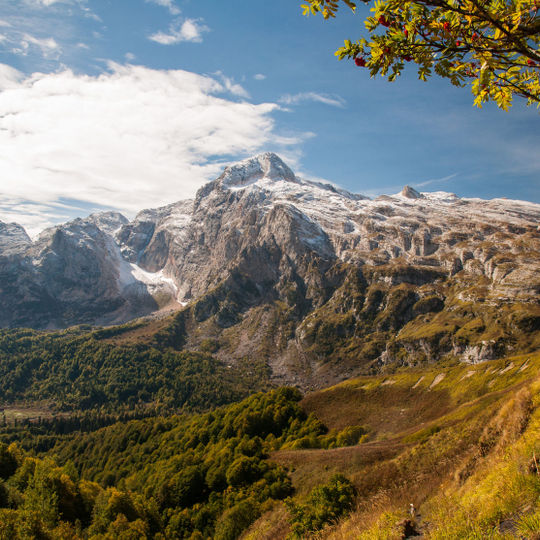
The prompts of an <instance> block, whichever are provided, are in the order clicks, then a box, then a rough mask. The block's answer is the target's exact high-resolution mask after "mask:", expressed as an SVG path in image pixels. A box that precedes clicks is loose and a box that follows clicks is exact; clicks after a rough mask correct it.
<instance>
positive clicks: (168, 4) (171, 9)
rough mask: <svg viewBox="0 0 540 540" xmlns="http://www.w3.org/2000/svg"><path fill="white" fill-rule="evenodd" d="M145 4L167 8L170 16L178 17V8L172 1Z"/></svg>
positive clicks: (161, 0) (160, 0)
mask: <svg viewBox="0 0 540 540" xmlns="http://www.w3.org/2000/svg"><path fill="white" fill-rule="evenodd" d="M146 2H147V3H149V4H157V5H158V6H163V7H165V8H167V9H168V10H169V13H170V14H171V15H180V8H178V7H177V6H176V5H175V4H174V1H173V0H146Z"/></svg>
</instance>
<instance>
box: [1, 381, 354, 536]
mask: <svg viewBox="0 0 540 540" xmlns="http://www.w3.org/2000/svg"><path fill="white" fill-rule="evenodd" d="M300 399H301V394H300V393H299V392H298V391H297V390H295V389H292V388H282V389H278V390H273V391H271V392H269V393H259V394H255V395H253V396H252V397H250V398H247V399H245V400H244V401H242V402H240V403H236V404H233V405H229V406H226V407H222V408H218V409H215V410H213V411H211V412H208V413H206V414H199V415H183V416H171V417H168V418H163V417H160V418H157V417H156V418H145V419H141V420H132V421H129V422H124V423H117V424H114V425H112V426H110V427H106V428H103V429H101V430H98V431H95V432H91V433H87V434H86V435H84V434H81V433H76V434H68V435H63V436H61V435H58V436H57V437H56V439H57V442H56V446H55V447H54V449H53V451H52V452H50V453H49V456H53V455H54V459H52V458H51V457H49V456H48V457H46V458H44V459H37V458H35V457H31V456H30V455H27V454H25V453H24V452H23V451H22V450H21V448H20V447H19V446H18V445H17V444H16V443H12V444H11V445H9V446H8V445H6V444H4V443H0V478H1V480H0V507H1V508H2V509H1V510H0V538H1V539H7V538H10V539H11V538H32V537H33V538H44V539H48V538H51V539H56V538H163V537H165V538H192V539H194V538H208V537H211V538H216V539H234V538H237V537H238V535H239V534H240V533H241V532H242V531H243V530H244V529H245V528H246V527H248V526H249V525H250V524H251V523H252V522H253V521H254V520H255V519H257V518H258V517H259V516H260V515H261V513H262V512H263V511H265V510H268V509H269V508H271V507H272V505H273V504H275V501H278V500H282V499H286V498H287V497H289V496H290V495H292V494H293V487H292V484H291V481H290V479H289V477H288V476H287V472H286V471H285V470H284V469H283V468H282V467H280V466H279V465H277V464H275V463H273V462H272V461H271V460H269V459H268V457H269V455H270V453H271V452H273V451H276V450H279V449H286V448H294V447H298V445H300V446H302V444H303V443H302V442H301V441H305V440H306V439H309V440H310V441H311V444H316V445H318V446H319V447H329V446H335V445H336V444H338V443H342V442H349V443H351V444H355V443H357V442H358V435H359V434H361V433H362V430H361V429H358V430H351V429H350V428H348V429H345V430H343V431H342V432H337V431H332V432H330V433H328V432H327V429H326V428H325V426H324V425H323V424H322V423H321V422H320V421H319V420H317V419H316V418H315V416H313V415H307V414H306V413H305V412H304V410H303V409H302V408H301V407H300V405H299V401H300ZM6 429H7V428H5V430H6ZM5 430H4V431H5ZM13 430H18V432H19V435H20V436H21V437H24V436H25V429H24V428H23V427H19V428H11V431H13ZM4 434H5V432H4ZM26 436H28V434H26ZM321 489H322V488H321ZM313 499H314V501H319V503H318V504H319V505H322V507H325V508H326V507H328V508H327V510H325V512H326V513H325V514H324V513H323V515H320V514H317V517H316V519H315V520H314V519H313V518H312V513H313V506H312V505H308V506H305V507H303V506H294V504H293V503H289V504H291V505H292V506H291V508H294V509H295V513H294V515H295V520H296V521H295V522H296V528H295V529H293V532H292V533H291V534H293V537H298V538H300V537H301V535H302V534H303V533H302V531H307V530H316V529H318V528H321V527H322V526H324V524H325V523H326V522H328V521H331V520H332V519H334V518H335V517H336V516H338V515H340V514H342V513H344V512H346V511H348V510H350V509H351V508H352V504H353V500H354V488H353V487H352V485H351V484H350V482H349V481H348V480H347V479H346V478H343V477H339V478H333V479H332V481H331V483H330V484H329V485H328V486H327V487H326V488H324V489H322V491H320V490H319V492H318V491H315V492H314V493H313ZM314 504H315V503H314ZM328 505H329V506H328ZM325 516H326V517H325ZM294 531H297V533H298V534H297V533H295V532H294ZM295 535H296V536H295Z"/></svg>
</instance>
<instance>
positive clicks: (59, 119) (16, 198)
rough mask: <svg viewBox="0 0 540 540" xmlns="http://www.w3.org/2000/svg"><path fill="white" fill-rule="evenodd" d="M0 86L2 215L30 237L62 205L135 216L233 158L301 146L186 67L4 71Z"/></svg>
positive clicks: (265, 111)
mask: <svg viewBox="0 0 540 540" xmlns="http://www.w3.org/2000/svg"><path fill="white" fill-rule="evenodd" d="M0 88H1V89H3V90H2V91H0V148H2V152H1V154H0V194H1V195H0V219H1V220H3V221H5V220H10V221H17V222H19V223H21V224H22V225H24V226H27V227H28V228H29V229H30V232H31V233H35V232H36V231H37V229H38V228H41V227H43V226H45V225H50V224H52V223H54V222H58V221H59V220H60V218H59V217H58V216H57V214H58V215H60V214H61V215H66V214H68V213H69V212H67V211H66V210H65V209H61V211H60V213H59V212H58V208H57V206H58V203H59V202H62V201H74V203H73V204H75V205H76V206H84V207H90V206H91V207H108V208H111V207H112V208H116V209H118V210H120V211H122V212H124V213H126V214H128V215H132V214H133V213H134V212H136V211H138V210H140V209H142V208H149V207H155V206H158V205H163V204H167V203H170V202H173V201H176V200H179V199H182V198H185V197H189V196H192V195H193V194H194V193H195V191H196V189H197V188H198V187H200V186H201V185H202V184H203V183H205V182H206V181H209V180H211V179H213V178H215V177H216V176H217V175H218V174H219V173H220V171H221V169H222V167H223V165H224V163H225V162H227V161H228V160H231V159H237V158H243V157H246V156H248V155H251V154H254V153H256V152H259V151H262V150H266V149H271V150H275V151H279V152H281V151H283V149H285V150H288V151H289V152H291V153H292V152H294V151H295V148H296V147H298V145H299V143H301V142H302V140H303V135H296V136H295V135H294V134H293V135H290V136H288V137H282V136H280V134H279V133H276V128H275V125H274V121H273V119H272V117H271V113H272V112H273V111H276V110H278V109H279V106H278V105H277V104H274V103H262V104H258V105H255V104H251V103H247V102H241V103H238V102H236V101H229V100H227V99H224V98H223V97H220V94H223V93H224V92H225V91H226V89H225V87H224V85H223V84H222V83H221V82H220V81H219V80H218V79H216V78H214V77H208V76H201V75H197V74H194V73H190V72H186V71H180V70H174V71H159V70H153V69H149V68H145V67H141V66H131V65H126V66H122V65H117V64H111V65H110V72H107V73H103V74H101V75H99V76H96V77H92V76H88V75H76V74H74V73H72V72H71V71H63V72H60V73H54V74H34V75H33V76H30V77H27V78H25V77H24V76H23V75H22V74H21V73H19V72H17V71H16V70H14V69H13V68H10V67H8V66H2V65H0ZM285 154H287V151H286V152H285ZM220 159H221V161H220V162H217V161H216V160H220ZM29 204H30V205H33V206H31V207H29V206H28V205H29ZM21 205H26V206H21ZM36 205H37V206H36ZM55 205H56V206H55ZM42 207H45V208H48V209H49V210H48V211H47V212H43V211H42ZM55 208H56V210H55ZM36 209H38V210H39V211H37V210H36ZM55 216H56V217H55Z"/></svg>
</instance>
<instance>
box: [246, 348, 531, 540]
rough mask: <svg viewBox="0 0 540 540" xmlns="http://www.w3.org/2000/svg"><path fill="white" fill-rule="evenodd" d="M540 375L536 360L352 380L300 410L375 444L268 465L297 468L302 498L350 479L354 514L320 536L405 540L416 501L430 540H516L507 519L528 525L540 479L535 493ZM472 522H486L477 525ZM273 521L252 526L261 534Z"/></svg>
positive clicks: (277, 457) (286, 457)
mask: <svg viewBox="0 0 540 540" xmlns="http://www.w3.org/2000/svg"><path fill="white" fill-rule="evenodd" d="M539 372H540V354H539V353H536V354H531V355H525V356H516V357H512V358H507V359H502V360H498V361H492V362H485V363H482V364H478V365H474V366H471V365H462V364H460V365H453V366H449V367H447V368H444V369H443V368H439V369H435V368H429V369H424V370H403V371H398V372H396V373H394V374H392V375H391V376H376V377H362V378H360V379H355V380H351V381H347V382H345V383H342V384H340V385H338V386H335V387H332V388H330V389H327V390H324V391H321V392H317V393H315V394H312V395H309V396H307V397H306V398H305V399H304V401H303V405H304V407H305V408H306V410H307V411H309V412H313V413H315V414H316V415H317V416H318V417H319V418H321V419H322V420H323V421H324V422H325V423H327V424H328V425H329V427H332V428H337V429H339V428H343V427H345V426H347V425H357V424H362V425H365V426H366V427H368V428H369V429H371V435H372V437H373V439H374V440H372V441H370V442H367V443H364V444H360V445H357V446H354V447H348V448H336V449H331V450H286V451H285V450H284V451H279V452H276V453H274V454H273V455H272V460H274V461H277V462H278V463H280V464H281V465H283V466H285V467H287V468H288V469H289V471H290V474H291V477H292V479H293V484H294V485H295V487H296V488H297V495H296V496H297V497H299V498H300V499H301V498H303V497H304V496H305V495H306V494H307V492H308V491H309V490H310V489H311V488H312V487H313V486H315V485H318V484H321V483H324V482H325V481H326V480H327V479H328V478H329V477H330V476H331V475H332V474H333V473H335V472H341V473H344V474H346V475H347V476H348V477H349V478H351V480H352V481H353V482H354V484H355V486H356V488H357V489H358V493H359V496H358V506H357V509H356V511H355V512H353V514H351V516H349V517H348V518H347V519H344V520H342V521H341V522H340V523H337V524H334V525H333V526H330V527H328V528H326V529H325V530H324V531H322V532H321V533H320V534H319V538H333V539H340V540H341V539H349V538H358V539H366V540H367V539H369V540H372V539H377V538H380V539H393V538H396V539H400V538H401V537H402V534H403V520H404V519H405V518H406V517H410V516H408V515H407V511H408V508H409V504H410V503H413V504H414V506H415V508H417V509H420V512H421V514H422V515H421V516H420V517H419V518H418V519H417V521H418V524H417V527H418V528H419V530H421V531H422V533H423V534H424V537H425V538H437V539H439V538H440V539H443V538H444V539H450V538H478V539H481V538H517V536H515V534H514V533H511V535H510V536H509V534H510V533H508V531H506V532H504V531H503V532H500V531H499V529H498V528H497V527H498V526H499V524H500V523H501V522H503V527H504V526H506V522H504V519H507V520H510V521H508V523H514V525H512V527H514V529H515V530H517V527H518V526H519V527H522V528H523V529H524V530H525V529H527V528H528V529H527V530H529V529H531V528H534V527H535V523H536V521H537V518H536V517H535V516H536V514H535V512H538V501H539V500H540V476H539V477H538V490H537V491H536V492H535V489H537V488H536V487H535V486H536V484H534V482H533V485H532V484H531V481H530V474H529V473H524V472H523V471H524V470H525V468H526V463H525V462H526V459H525V457H526V456H528V458H527V459H528V460H529V461H530V459H531V456H532V451H533V450H531V449H532V448H533V447H534V448H536V455H537V456H540V397H539V396H540V392H539V389H540V385H538V384H536V383H534V381H535V378H536V377H537V374H538V373H539ZM441 374H444V378H442V377H440V375H441ZM437 377H438V379H437ZM435 380H438V381H439V382H438V384H436V385H435V386H432V384H433V382H434V381H435ZM388 381H391V384H388ZM385 382H386V383H387V384H384V383H385ZM535 384H536V386H535ZM413 387H415V388H413ZM430 387H431V389H430ZM393 397H394V399H392V398H393ZM402 409H405V410H404V411H402ZM415 415H417V416H416V417H415ZM434 428H436V429H434ZM535 437H536V439H535ZM524 438H526V439H527V441H528V443H525V442H523V441H522V439H524ZM405 441H406V442H405ZM519 445H521V447H522V448H521V450H516V448H517V447H518V446H519ZM527 445H528V446H527ZM534 445H536V446H534ZM520 452H521V453H520ZM529 454H530V455H529ZM520 456H521V457H520ZM492 469H494V470H497V471H498V472H497V474H495V475H493V474H490V471H491V470H492ZM497 475H500V476H501V479H500V480H497ZM520 475H521V476H520ZM489 478H491V479H490V480H489V481H488V479H489ZM533 480H534V479H533ZM504 482H507V483H508V486H509V491H508V493H506V492H505V491H504ZM483 483H484V484H485V485H484V486H483ZM477 486H479V487H477ZM482 486H483V487H482ZM531 486H532V487H531ZM534 493H537V495H536V502H534V496H533V494H534ZM520 497H522V498H523V500H525V501H527V504H528V505H529V507H528V508H527V509H526V511H524V510H523V505H522V506H519V504H518V500H519V498H520ZM499 499H500V500H499ZM471 501H473V502H474V504H473V502H471ZM501 501H502V502H501ZM455 505H462V506H463V507H464V508H468V510H467V514H466V515H465V514H463V515H461V514H460V515H457V514H456V517H455V519H452V515H451V514H452V508H455ZM479 505H480V506H481V508H480V507H479ZM535 505H536V506H535ZM437 508H439V509H440V512H438V511H436V509H437ZM480 510H482V511H480ZM475 515H479V516H481V517H482V519H479V520H476V521H475ZM272 516H273V517H272V519H273V528H272V531H274V532H275V535H274V536H273V538H276V539H277V538H285V536H286V535H285V536H280V535H279V534H278V530H279V526H282V527H286V521H287V515H286V512H283V511H282V512H281V513H279V515H277V514H273V515H272ZM460 519H463V520H465V521H464V523H469V525H466V526H464V525H463V524H460V521H459V520H460ZM266 520H267V518H266V517H264V516H263V517H262V518H261V520H259V521H258V522H257V523H256V524H255V525H254V529H253V530H263V528H264V526H265V523H266ZM280 520H281V521H280ZM467 520H468V521H467ZM511 520H513V521H511ZM520 520H521V521H520ZM279 523H281V525H279ZM278 525H279V526H278ZM490 527H491V528H490ZM258 528H261V529H258ZM284 530H285V529H284ZM490 531H491V532H490ZM516 534H517V533H516ZM523 537H524V538H529V537H528V536H523ZM249 538H256V536H252V537H249ZM530 538H533V537H532V536H530Z"/></svg>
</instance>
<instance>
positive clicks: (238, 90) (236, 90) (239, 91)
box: [214, 71, 249, 99]
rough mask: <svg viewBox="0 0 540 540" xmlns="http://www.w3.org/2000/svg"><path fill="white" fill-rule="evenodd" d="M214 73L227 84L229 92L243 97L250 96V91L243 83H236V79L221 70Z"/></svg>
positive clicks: (224, 84)
mask: <svg viewBox="0 0 540 540" xmlns="http://www.w3.org/2000/svg"><path fill="white" fill-rule="evenodd" d="M214 75H216V76H217V77H219V79H220V81H221V82H222V83H223V86H225V88H226V90H227V92H230V93H231V94H233V95H234V96H238V97H241V98H245V99H247V98H249V92H248V91H247V90H246V89H245V88H244V87H243V86H242V85H240V84H237V83H235V82H234V79H231V78H230V77H227V76H226V75H225V74H223V73H222V72H221V71H216V73H214Z"/></svg>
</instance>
